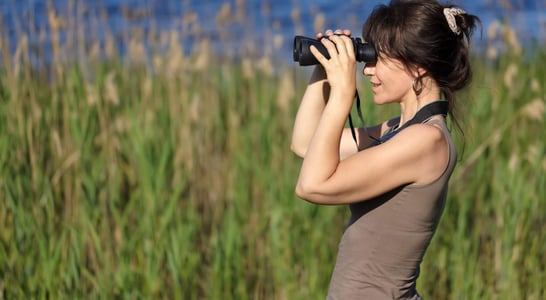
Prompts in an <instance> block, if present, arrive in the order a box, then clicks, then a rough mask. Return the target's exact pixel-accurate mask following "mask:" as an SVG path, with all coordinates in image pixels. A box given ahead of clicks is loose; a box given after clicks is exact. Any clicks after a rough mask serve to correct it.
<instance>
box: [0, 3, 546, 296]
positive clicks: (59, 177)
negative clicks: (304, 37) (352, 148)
mask: <svg viewBox="0 0 546 300" xmlns="http://www.w3.org/2000/svg"><path fill="white" fill-rule="evenodd" d="M61 23H62V22H61ZM61 23H59V17H58V16H55V14H54V13H53V12H51V14H50V20H49V26H50V29H51V30H52V32H53V34H52V35H51V43H52V45H53V48H52V49H54V51H53V55H52V61H51V63H47V64H46V63H44V64H43V65H41V66H40V67H39V68H37V67H36V64H35V62H36V61H35V60H33V59H32V57H35V56H36V55H38V57H40V56H39V55H40V53H41V52H40V49H39V48H38V49H36V48H33V47H29V44H28V43H27V42H26V41H28V39H27V37H26V36H21V37H20V39H19V40H20V41H21V42H20V43H19V44H18V45H16V47H15V49H16V51H13V52H11V51H10V50H9V49H12V48H11V47H9V45H8V40H7V38H5V37H4V38H3V39H2V42H1V43H0V53H4V55H3V56H2V58H3V60H4V61H3V63H2V66H3V67H2V68H1V69H0V220H1V230H0V298H6V299H23V298H25V299H26V298H53V299H59V298H70V299H71V298H107V299H109V298H136V299H140V298H142V299H150V298H168V299H171V298H172V299H203V298H205V299H317V298H318V299H320V298H324V295H325V292H326V290H327V286H328V280H329V276H330V273H331V271H332V268H333V264H334V262H335V255H336V250H337V243H338V240H339V237H340V236H341V234H342V229H343V227H344V224H345V222H346V220H347V213H348V212H347V209H346V208H345V207H320V206H315V205H311V204H308V203H306V202H303V201H301V200H298V199H297V198H296V197H295V196H294V193H293V190H294V183H295V180H296V176H297V173H298V170H299V164H300V160H299V159H297V158H296V157H295V156H294V155H292V154H291V153H290V151H289V147H288V146H289V139H290V131H291V127H292V122H293V117H294V114H295V110H296V107H297V105H298V98H299V97H301V95H302V92H303V90H304V88H305V83H306V80H307V79H306V76H307V75H308V74H306V73H305V72H304V71H302V70H301V69H298V68H293V67H291V66H281V67H279V68H277V69H275V70H274V71H272V68H271V65H273V61H272V60H271V59H272V58H270V57H267V56H262V57H257V58H254V57H250V58H246V59H242V60H236V59H217V58H215V57H216V56H215V55H213V54H212V53H211V52H210V50H209V49H210V47H209V42H210V41H207V40H206V39H205V40H203V41H201V42H200V43H198V44H197V45H196V46H195V48H194V49H193V50H194V51H193V52H192V53H191V54H187V53H184V51H183V50H182V46H181V45H180V43H179V38H178V36H177V35H178V34H179V33H177V32H160V33H157V36H151V35H150V36H148V37H143V36H142V35H141V36H140V37H138V36H137V37H129V38H128V40H127V41H125V42H126V43H127V44H128V45H130V46H129V47H128V52H127V55H126V56H125V57H119V56H117V54H116V53H115V51H112V50H111V49H112V48H113V46H112V45H113V43H114V40H115V39H114V38H113V37H112V36H111V35H108V33H106V42H105V44H104V45H99V44H98V42H94V41H91V42H89V41H88V39H85V38H84V37H82V36H80V35H79V34H76V35H74V40H73V41H72V42H66V43H62V42H61V41H60V40H58V39H55V36H56V35H55V32H58V31H56V30H59V26H58V24H61ZM56 24H57V25H56ZM502 32H503V34H504V35H502V36H503V40H504V41H505V42H506V43H513V42H517V41H514V40H511V37H513V35H510V30H509V28H504V27H503V28H502ZM80 34H83V33H80ZM150 40H154V41H157V43H159V46H160V47H158V48H161V49H166V51H163V52H154V51H153V49H149V48H147V47H145V46H144V44H145V42H149V41H150ZM146 44H147V43H146ZM70 47H74V48H70ZM72 49H76V50H75V52H74V51H72V52H71V50H72ZM510 49H518V48H517V47H510ZM519 49H520V50H513V51H508V52H504V53H502V54H495V56H494V57H476V58H475V59H474V66H475V71H476V73H475V78H474V83H473V84H472V86H471V87H470V88H469V89H468V90H467V91H466V92H465V93H463V94H461V95H460V101H461V114H462V115H463V116H464V126H463V127H464V129H465V146H464V155H463V156H462V159H461V161H460V162H459V165H458V167H457V169H456V171H455V174H454V175H453V180H452V181H451V190H450V194H449V199H448V204H447V207H446V210H445V214H444V217H443V219H442V222H441V224H440V227H439V228H438V231H437V234H436V236H435V238H434V240H433V242H432V244H431V247H430V249H429V251H428V253H427V255H426V257H425V261H424V263H423V266H422V272H421V274H422V275H421V278H420V281H419V289H420V292H421V293H422V294H423V295H424V296H425V297H426V298H429V299H543V298H544V297H545V295H546V292H545V290H544V286H543V283H544V282H546V271H545V270H546V244H545V243H543V241H544V240H545V239H546V217H545V216H544V213H543V212H544V211H546V201H545V196H546V175H545V174H546V172H545V171H546V158H545V155H544V154H545V152H546V142H545V138H546V135H545V133H544V118H545V115H546V113H545V101H546V91H545V87H544V84H545V83H546V73H545V72H546V71H545V70H544V68H542V66H543V65H544V62H545V61H546V52H544V51H543V50H540V49H537V51H535V52H533V53H534V54H532V55H527V56H524V55H525V54H524V53H522V51H521V48H519ZM66 53H79V57H85V59H77V60H67V59H65V58H66V57H65V56H64V55H65V54H66ZM490 55H492V54H490ZM365 89H366V86H365V84H364V83H362V87H361V90H362V93H363V98H364V99H366V98H368V99H369V93H367V92H364V90H365ZM364 107H365V109H364V114H365V116H366V119H367V120H368V122H369V123H372V122H374V121H377V120H380V119H382V118H384V117H386V116H387V115H389V114H390V113H392V112H391V111H388V110H382V109H378V108H374V107H372V106H371V105H369V101H368V103H365V104H364Z"/></svg>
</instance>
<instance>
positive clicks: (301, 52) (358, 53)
mask: <svg viewBox="0 0 546 300" xmlns="http://www.w3.org/2000/svg"><path fill="white" fill-rule="evenodd" d="M351 40H352V41H353V46H354V50H355V57H356V60H357V61H358V62H364V63H371V62H375V61H377V55H376V53H375V49H374V47H373V46H372V45H370V44H368V43H363V42H362V40H361V39H359V38H351ZM311 45H313V46H315V47H316V48H317V49H318V50H319V51H320V53H322V55H324V57H326V58H328V59H329V58H330V55H329V54H328V50H327V49H326V47H324V45H323V44H322V43H321V42H320V41H319V40H317V39H314V38H308V37H304V36H300V35H297V36H295V37H294V52H293V56H294V61H296V62H298V63H299V64H300V66H311V65H316V64H319V62H318V61H317V59H316V58H315V56H313V53H311V50H310V49H309V47H311Z"/></svg>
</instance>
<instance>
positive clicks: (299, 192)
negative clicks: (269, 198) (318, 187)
mask: <svg viewBox="0 0 546 300" xmlns="http://www.w3.org/2000/svg"><path fill="white" fill-rule="evenodd" d="M295 193H296V196H298V198H300V199H302V200H305V201H308V202H311V203H315V204H322V203H321V202H320V201H319V199H318V198H317V197H316V196H317V195H318V194H317V193H315V191H314V190H313V188H312V187H311V186H310V185H309V184H305V183H303V182H301V181H298V183H297V184H296V190H295Z"/></svg>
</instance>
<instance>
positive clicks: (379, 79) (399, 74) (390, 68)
mask: <svg viewBox="0 0 546 300" xmlns="http://www.w3.org/2000/svg"><path fill="white" fill-rule="evenodd" d="M362 73H363V74H364V75H365V76H369V77H370V83H371V85H372V92H373V94H374V102H375V103H376V104H386V103H394V102H403V101H404V100H405V99H406V98H407V97H410V96H413V97H415V93H414V92H413V89H412V83H413V78H414V77H413V76H411V74H410V73H409V71H408V69H407V68H406V67H405V66H404V64H402V62H401V61H400V60H397V59H392V58H387V57H384V56H379V57H378V59H377V62H376V63H374V64H366V66H364V69H363V70H362Z"/></svg>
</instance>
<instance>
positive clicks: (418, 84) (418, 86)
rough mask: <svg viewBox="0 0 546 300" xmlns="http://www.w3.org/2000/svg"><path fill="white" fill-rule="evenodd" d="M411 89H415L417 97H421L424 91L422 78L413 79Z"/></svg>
mask: <svg viewBox="0 0 546 300" xmlns="http://www.w3.org/2000/svg"><path fill="white" fill-rule="evenodd" d="M411 87H412V88H413V91H414V92H415V95H417V96H419V95H420V94H421V92H422V91H423V80H422V77H417V78H415V79H413V82H412V84H411Z"/></svg>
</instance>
